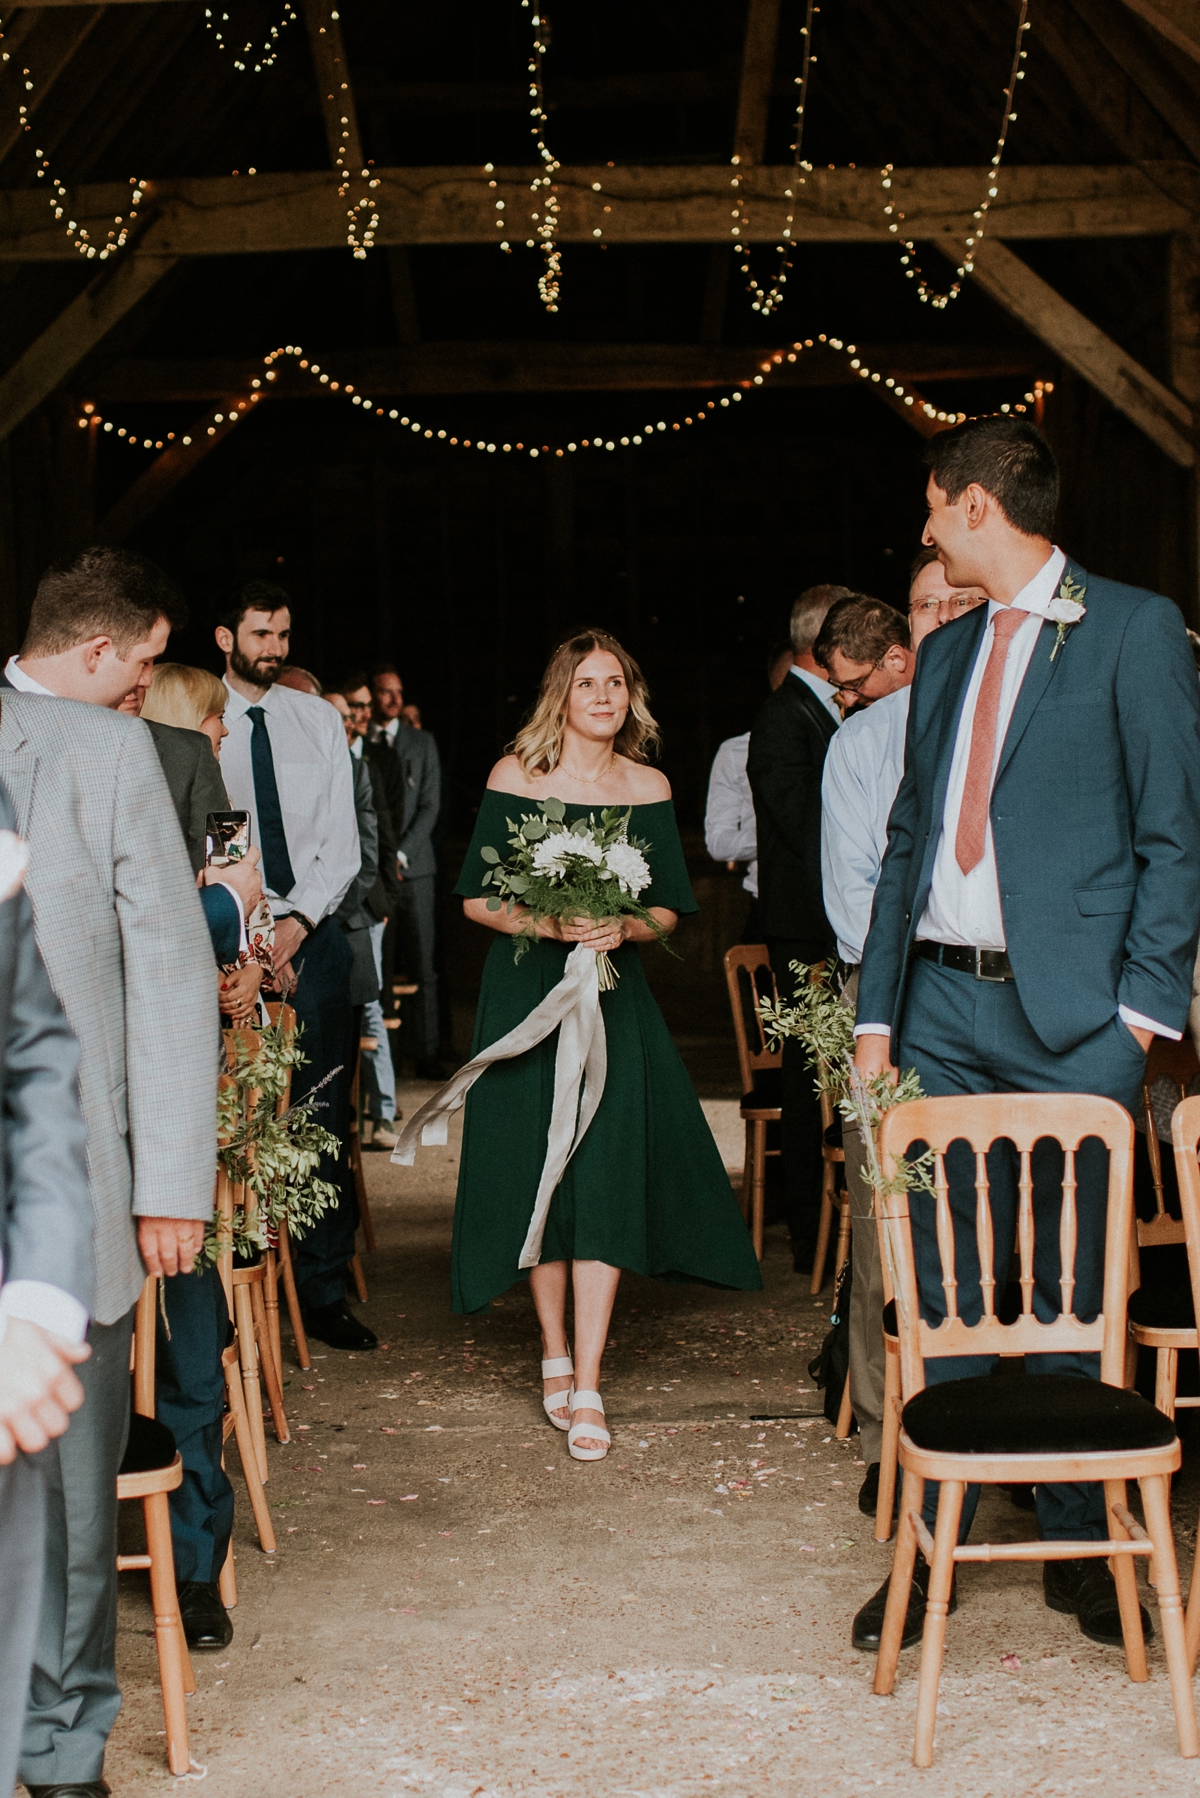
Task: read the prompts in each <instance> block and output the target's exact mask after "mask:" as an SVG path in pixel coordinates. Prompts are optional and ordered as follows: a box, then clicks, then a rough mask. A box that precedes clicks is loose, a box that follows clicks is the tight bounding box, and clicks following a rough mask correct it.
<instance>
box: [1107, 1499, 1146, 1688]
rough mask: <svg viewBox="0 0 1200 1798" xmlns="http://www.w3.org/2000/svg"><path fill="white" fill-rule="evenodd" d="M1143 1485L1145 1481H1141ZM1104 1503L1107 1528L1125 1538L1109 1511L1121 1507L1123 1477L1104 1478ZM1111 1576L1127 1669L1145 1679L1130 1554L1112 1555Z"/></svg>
mask: <svg viewBox="0 0 1200 1798" xmlns="http://www.w3.org/2000/svg"><path fill="white" fill-rule="evenodd" d="M1142 1484H1143V1485H1144V1484H1145V1482H1144V1481H1143V1482H1142ZM1104 1504H1105V1508H1106V1510H1107V1513H1108V1528H1109V1532H1110V1534H1111V1536H1112V1539H1113V1540H1114V1541H1115V1542H1125V1541H1127V1540H1128V1538H1129V1532H1128V1530H1127V1529H1125V1527H1124V1525H1123V1524H1122V1523H1121V1522H1120V1521H1119V1520H1118V1518H1117V1517H1116V1516H1114V1514H1113V1507H1114V1506H1116V1505H1120V1506H1121V1508H1122V1509H1124V1508H1125V1482H1124V1480H1105V1482H1104ZM1112 1574H1113V1580H1114V1581H1115V1583H1116V1588H1117V1604H1118V1605H1119V1606H1120V1611H1121V1634H1122V1636H1123V1637H1124V1639H1125V1665H1126V1666H1127V1667H1128V1669H1129V1677H1130V1679H1132V1680H1137V1681H1138V1682H1139V1683H1140V1682H1141V1681H1142V1680H1146V1679H1149V1677H1150V1669H1149V1668H1148V1667H1147V1665H1146V1642H1145V1638H1144V1637H1143V1635H1142V1619H1141V1613H1140V1611H1139V1609H1138V1595H1137V1572H1136V1570H1135V1568H1134V1565H1133V1557H1132V1556H1131V1555H1114V1556H1113V1558H1112Z"/></svg>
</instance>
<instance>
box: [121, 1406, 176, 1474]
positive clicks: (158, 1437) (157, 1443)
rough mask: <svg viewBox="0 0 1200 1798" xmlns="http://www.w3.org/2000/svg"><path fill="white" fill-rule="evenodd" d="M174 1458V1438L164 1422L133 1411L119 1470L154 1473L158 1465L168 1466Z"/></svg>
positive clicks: (123, 1471)
mask: <svg viewBox="0 0 1200 1798" xmlns="http://www.w3.org/2000/svg"><path fill="white" fill-rule="evenodd" d="M174 1459H175V1438H174V1436H172V1434H171V1432H170V1430H169V1429H168V1428H167V1426H166V1424H165V1423H159V1421H158V1419H157V1417H142V1416H140V1415H139V1414H138V1412H136V1411H135V1412H134V1413H133V1415H132V1417H131V1418H130V1419H129V1443H128V1446H127V1447H126V1449H125V1459H124V1460H123V1461H122V1462H121V1467H120V1471H121V1472H122V1473H156V1472H157V1471H158V1469H159V1468H160V1467H169V1466H170V1465H171V1463H172V1461H173V1460H174Z"/></svg>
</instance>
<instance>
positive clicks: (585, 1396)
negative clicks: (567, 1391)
mask: <svg viewBox="0 0 1200 1798" xmlns="http://www.w3.org/2000/svg"><path fill="white" fill-rule="evenodd" d="M576 1411H599V1413H600V1415H601V1417H603V1416H604V1400H603V1399H602V1398H601V1397H600V1394H599V1393H598V1392H574V1391H573V1392H572V1393H571V1416H572V1417H574V1415H575V1413H576ZM581 1436H590V1437H591V1438H592V1439H593V1440H594V1441H596V1442H603V1444H604V1447H603V1448H576V1446H575V1444H576V1443H577V1442H578V1440H579V1438H580V1437H581ZM611 1442H612V1437H611V1436H610V1435H609V1433H608V1431H607V1430H606V1429H603V1428H602V1427H601V1425H600V1424H598V1423H573V1424H572V1425H571V1427H570V1429H569V1430H568V1431H567V1447H568V1448H569V1449H570V1451H571V1454H572V1456H573V1457H574V1459H575V1460H576V1461H603V1459H604V1457H605V1455H606V1454H607V1453H608V1450H609V1445H610V1443H611Z"/></svg>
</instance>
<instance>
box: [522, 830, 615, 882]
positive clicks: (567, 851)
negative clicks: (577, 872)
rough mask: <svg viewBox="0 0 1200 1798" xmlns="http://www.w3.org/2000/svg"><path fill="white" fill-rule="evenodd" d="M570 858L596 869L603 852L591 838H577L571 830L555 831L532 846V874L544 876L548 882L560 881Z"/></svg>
mask: <svg viewBox="0 0 1200 1798" xmlns="http://www.w3.org/2000/svg"><path fill="white" fill-rule="evenodd" d="M572 856H576V857H578V858H579V860H581V861H585V862H591V864H592V866H593V867H596V868H598V867H599V866H600V864H601V862H602V861H603V860H604V851H603V850H602V849H601V847H600V845H599V843H597V841H596V839H595V837H593V836H579V835H577V834H576V833H575V832H574V831H571V830H555V831H552V832H551V833H550V835H549V836H545V837H543V838H542V840H541V842H540V843H537V844H535V845H534V850H533V855H532V857H531V864H532V868H533V872H534V873H535V874H544V875H545V876H546V877H547V879H549V880H562V879H563V878H564V877H565V875H566V872H567V864H568V862H569V861H570V859H571V857H572Z"/></svg>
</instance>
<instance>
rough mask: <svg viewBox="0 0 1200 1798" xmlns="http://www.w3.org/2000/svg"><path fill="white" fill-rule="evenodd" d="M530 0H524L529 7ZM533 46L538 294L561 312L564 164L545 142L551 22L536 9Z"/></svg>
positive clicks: (531, 90) (532, 127) (532, 187)
mask: <svg viewBox="0 0 1200 1798" xmlns="http://www.w3.org/2000/svg"><path fill="white" fill-rule="evenodd" d="M529 4H530V0H521V5H522V6H523V7H527V6H529ZM532 24H533V47H532V49H531V51H530V55H529V97H530V99H531V100H532V102H533V104H532V105H531V107H530V108H529V129H530V131H531V132H532V134H533V140H534V143H535V144H536V145H537V153H538V161H539V162H540V164H541V171H540V173H539V174H537V175H535V176H534V178H533V181H532V183H531V185H530V190H529V191H530V192H531V193H532V195H533V198H534V211H533V213H532V215H531V218H532V223H533V224H534V225H536V227H537V229H536V231H535V232H534V239H535V241H536V242H537V243H538V244H539V245H540V248H541V251H542V256H543V258H544V265H543V268H542V272H541V274H540V275H539V276H538V293H539V295H540V297H541V301H542V304H543V306H544V307H545V308H546V311H547V312H557V311H558V296H559V293H560V291H561V288H562V252H561V251H560V249H559V247H558V213H559V205H558V195H557V194H556V193H555V191H554V177H555V175H557V173H558V171H559V169H560V168H561V167H562V164H561V163H560V162H559V160H558V158H557V156H555V155H554V153H553V151H552V150H551V149H550V147H549V145H548V144H547V142H546V131H547V127H548V126H549V123H550V121H549V119H548V118H547V117H546V105H545V94H544V93H543V90H542V58H543V57H544V56H545V54H546V51H547V50H548V49H549V47H550V21H549V19H547V18H546V17H545V15H544V13H542V12H541V11H540V9H538V8H535V9H534V12H533V20H532Z"/></svg>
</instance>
